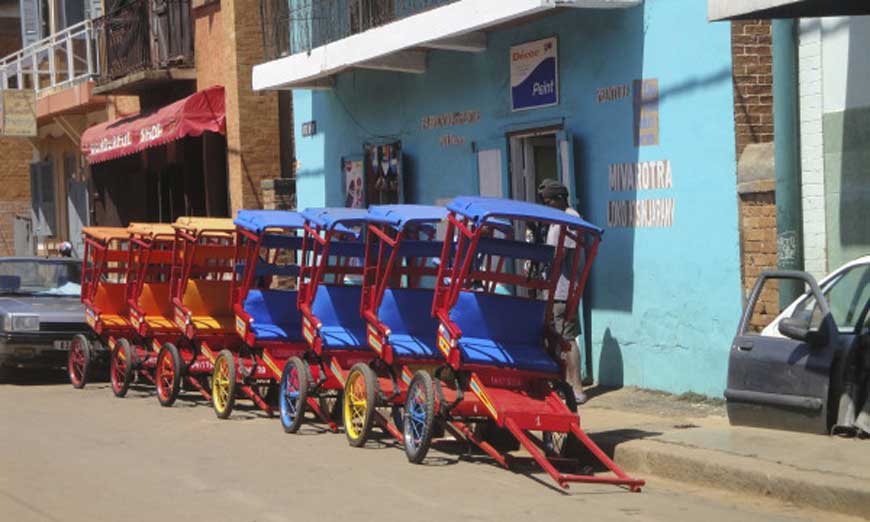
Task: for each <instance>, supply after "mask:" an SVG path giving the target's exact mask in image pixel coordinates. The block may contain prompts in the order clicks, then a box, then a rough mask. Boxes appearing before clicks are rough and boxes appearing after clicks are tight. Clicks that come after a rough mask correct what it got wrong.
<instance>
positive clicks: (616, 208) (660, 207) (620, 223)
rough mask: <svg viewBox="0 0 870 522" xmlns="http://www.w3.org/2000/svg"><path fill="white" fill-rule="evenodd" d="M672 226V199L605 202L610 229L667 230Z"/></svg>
mask: <svg viewBox="0 0 870 522" xmlns="http://www.w3.org/2000/svg"><path fill="white" fill-rule="evenodd" d="M673 224H674V200H673V198H664V199H643V200H635V199H627V200H617V201H608V202H607V226H608V227H610V228H646V227H658V228H668V227H671V226H673Z"/></svg>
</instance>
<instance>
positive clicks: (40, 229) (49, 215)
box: [30, 158, 57, 237]
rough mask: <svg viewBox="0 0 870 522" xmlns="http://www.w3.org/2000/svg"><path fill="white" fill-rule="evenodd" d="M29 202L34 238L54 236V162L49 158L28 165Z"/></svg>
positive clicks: (55, 228)
mask: <svg viewBox="0 0 870 522" xmlns="http://www.w3.org/2000/svg"><path fill="white" fill-rule="evenodd" d="M30 202H31V209H32V211H33V226H34V229H35V230H34V232H35V235H36V236H39V237H49V236H55V235H56V230H57V214H56V212H55V204H54V162H52V161H51V158H47V159H46V161H37V162H34V163H31V164H30Z"/></svg>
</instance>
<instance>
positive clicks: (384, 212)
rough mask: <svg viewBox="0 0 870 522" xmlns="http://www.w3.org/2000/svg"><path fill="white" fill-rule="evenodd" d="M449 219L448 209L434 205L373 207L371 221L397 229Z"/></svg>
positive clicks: (370, 209)
mask: <svg viewBox="0 0 870 522" xmlns="http://www.w3.org/2000/svg"><path fill="white" fill-rule="evenodd" d="M446 217H447V209H446V208H444V207H436V206H433V205H372V206H371V207H369V215H368V218H369V221H378V222H381V223H386V224H388V225H392V226H394V227H396V228H405V226H406V225H408V224H411V223H413V224H425V223H437V222H439V221H442V220H443V219H445V218H446Z"/></svg>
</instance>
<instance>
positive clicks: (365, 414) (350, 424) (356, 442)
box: [342, 363, 378, 447]
mask: <svg viewBox="0 0 870 522" xmlns="http://www.w3.org/2000/svg"><path fill="white" fill-rule="evenodd" d="M343 399H344V401H343V402H344V404H343V406H342V411H343V412H344V434H345V436H346V437H347V442H348V443H349V444H350V445H351V446H354V447H360V446H362V445H363V444H365V443H366V440H367V439H368V438H369V435H370V434H371V431H372V420H373V419H374V411H375V408H376V407H377V405H378V376H377V375H375V372H374V370H372V369H371V367H370V366H369V365H368V364H365V363H356V364H354V365H353V367H352V368H351V369H350V373H349V374H348V375H347V381H345V383H344V397H343Z"/></svg>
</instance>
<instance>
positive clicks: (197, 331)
mask: <svg viewBox="0 0 870 522" xmlns="http://www.w3.org/2000/svg"><path fill="white" fill-rule="evenodd" d="M213 220H214V218H204V219H198V218H179V220H178V221H176V222H175V223H174V224H173V226H174V227H175V237H174V240H173V245H172V269H171V273H170V295H171V300H172V305H173V312H174V314H173V322H174V323H175V327H176V329H177V331H178V332H180V333H181V334H182V335H181V337H180V338H179V344H178V346H177V348H178V350H179V354H180V355H181V358H182V362H183V364H184V368H183V372H184V373H183V375H184V378H185V381H186V382H187V383H189V384H190V385H191V386H192V387H194V388H195V389H196V390H197V391H199V393H200V394H201V395H202V396H203V397H204V398H205V399H206V400H209V401H210V400H211V393H210V392H209V391H208V389H207V387H206V386H205V382H204V379H205V377H207V376H211V374H212V372H213V370H214V361H215V360H216V359H217V355H218V353H219V352H220V351H221V349H223V348H227V349H229V350H231V351H233V352H238V350H239V348H240V347H241V345H242V339H241V338H240V337H239V335H238V334H237V333H236V331H235V329H234V328H220V327H217V328H213V327H210V326H202V325H200V326H197V325H196V324H195V322H194V321H193V317H194V313H193V312H194V311H193V310H191V308H190V307H189V303H185V302H184V294H185V290H186V288H187V285H188V284H189V283H190V282H192V281H194V280H200V281H215V282H225V283H226V285H227V286H228V287H231V285H232V284H233V283H232V272H233V262H234V253H235V249H236V247H235V234H234V233H233V232H232V231H231V229H227V228H224V227H218V226H215V225H212V224H211V222H213ZM227 299H228V302H227V305H228V306H230V305H231V303H230V302H229V296H228V297H227Z"/></svg>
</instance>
